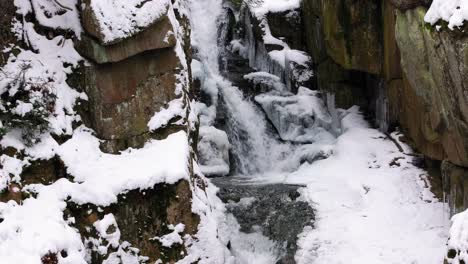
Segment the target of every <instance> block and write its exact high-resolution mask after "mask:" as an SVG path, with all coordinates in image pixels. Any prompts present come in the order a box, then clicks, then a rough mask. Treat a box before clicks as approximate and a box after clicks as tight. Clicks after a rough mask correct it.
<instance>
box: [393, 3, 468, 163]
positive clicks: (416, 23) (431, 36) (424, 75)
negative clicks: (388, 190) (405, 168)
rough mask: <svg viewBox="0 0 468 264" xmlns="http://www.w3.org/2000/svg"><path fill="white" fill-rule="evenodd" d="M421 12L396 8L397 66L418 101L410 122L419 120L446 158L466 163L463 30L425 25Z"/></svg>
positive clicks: (467, 70)
mask: <svg viewBox="0 0 468 264" xmlns="http://www.w3.org/2000/svg"><path fill="white" fill-rule="evenodd" d="M425 13H426V9H425V8H422V7H419V8H417V9H414V10H408V11H406V12H405V13H402V12H399V11H398V12H397V23H396V39H397V42H398V46H399V48H400V51H401V54H402V56H401V63H402V68H403V70H404V72H405V74H406V76H407V78H408V83H409V85H410V86H411V87H412V89H413V92H414V94H415V95H416V97H415V99H417V101H418V102H420V105H421V106H420V110H419V111H420V112H421V115H420V118H419V119H413V120H412V121H411V122H413V123H419V124H420V125H419V127H420V128H421V132H422V133H421V136H422V137H423V138H425V140H427V141H429V142H441V144H442V146H443V150H444V154H445V156H444V157H446V158H447V159H448V160H449V161H450V162H452V163H454V164H456V165H459V166H465V167H468V96H467V94H468V86H467V85H466V84H467V83H468V34H466V33H465V34H462V33H459V34H453V32H451V31H449V30H448V29H442V30H441V31H436V30H435V29H434V28H432V27H430V26H427V25H425V23H424V15H425ZM412 103H414V101H413V102H411V101H410V102H408V104H412ZM413 139H414V138H413ZM418 148H421V149H423V148H424V146H421V145H418ZM423 153H424V154H426V155H428V153H426V152H423ZM428 156H430V155H428ZM438 159H440V160H441V158H440V157H439V158H438Z"/></svg>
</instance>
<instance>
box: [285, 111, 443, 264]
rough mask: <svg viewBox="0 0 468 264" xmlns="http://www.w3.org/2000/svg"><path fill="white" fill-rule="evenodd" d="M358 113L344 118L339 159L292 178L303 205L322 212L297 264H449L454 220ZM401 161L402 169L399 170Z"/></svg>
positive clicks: (405, 159) (422, 177)
mask: <svg viewBox="0 0 468 264" xmlns="http://www.w3.org/2000/svg"><path fill="white" fill-rule="evenodd" d="M355 110H356V109H355V108H354V109H352V111H350V112H349V113H348V115H347V116H346V117H344V119H343V123H346V128H345V129H344V130H345V131H346V132H344V134H343V135H341V136H340V137H339V138H338V140H337V143H336V145H335V147H334V149H333V155H332V156H330V157H329V158H328V159H324V160H320V161H316V162H315V163H313V164H306V165H303V166H302V167H301V168H300V169H299V170H298V171H296V172H294V173H291V174H289V175H288V176H287V177H286V180H285V182H286V183H290V184H306V185H307V187H306V188H304V189H302V198H303V199H305V200H306V201H309V202H310V204H311V206H313V207H314V208H315V209H316V210H317V211H316V214H317V215H316V217H317V221H316V223H315V225H316V229H306V230H304V232H303V234H302V235H301V237H300V240H299V246H300V250H299V252H298V253H297V255H296V261H297V263H311V262H314V263H330V264H333V263H376V264H378V263H382V264H384V263H385V264H388V263H425V264H429V263H434V264H436V263H442V262H443V259H444V253H445V241H446V239H447V236H446V231H447V220H446V216H447V214H448V212H447V210H446V208H444V204H443V203H441V202H439V201H438V200H437V199H436V198H435V197H434V196H433V194H432V193H431V192H430V190H429V188H428V182H427V173H426V172H425V171H422V170H421V169H418V168H416V167H415V166H414V165H412V163H411V162H412V157H411V156H408V155H406V154H404V153H400V152H399V150H398V148H397V147H396V146H395V144H394V143H393V142H392V141H390V140H388V139H386V138H385V135H383V134H381V133H380V132H378V131H377V130H375V129H370V128H368V127H367V126H363V125H362V124H363V122H362V121H359V120H363V118H362V117H361V116H360V114H359V113H358V112H356V111H355ZM356 121H357V122H356ZM400 144H403V143H401V142H400ZM403 145H404V144H403ZM395 158H398V163H399V165H391V162H392V161H394V160H395Z"/></svg>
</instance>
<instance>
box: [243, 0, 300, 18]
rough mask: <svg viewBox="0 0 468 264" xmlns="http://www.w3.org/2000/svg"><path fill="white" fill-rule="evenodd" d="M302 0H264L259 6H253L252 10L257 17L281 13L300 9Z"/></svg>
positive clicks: (251, 6)
mask: <svg viewBox="0 0 468 264" xmlns="http://www.w3.org/2000/svg"><path fill="white" fill-rule="evenodd" d="M300 4H301V0H263V1H262V2H260V3H259V4H251V5H250V8H251V9H252V10H253V11H254V13H255V14H256V15H257V17H260V16H264V15H265V14H267V13H280V12H285V11H288V10H293V9H297V8H299V7H300Z"/></svg>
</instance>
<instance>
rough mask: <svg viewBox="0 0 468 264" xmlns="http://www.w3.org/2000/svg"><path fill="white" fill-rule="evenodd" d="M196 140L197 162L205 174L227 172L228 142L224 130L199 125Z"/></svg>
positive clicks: (225, 173) (224, 173) (220, 174)
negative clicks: (197, 138)
mask: <svg viewBox="0 0 468 264" xmlns="http://www.w3.org/2000/svg"><path fill="white" fill-rule="evenodd" d="M199 134H200V135H199V141H198V157H199V160H198V163H199V165H200V169H201V171H202V172H203V174H204V175H206V176H226V175H228V174H229V166H230V165H229V149H230V147H231V144H230V143H229V139H228V136H227V135H226V132H224V131H222V130H219V129H216V128H215V127H213V126H208V127H206V126H203V127H200V132H199Z"/></svg>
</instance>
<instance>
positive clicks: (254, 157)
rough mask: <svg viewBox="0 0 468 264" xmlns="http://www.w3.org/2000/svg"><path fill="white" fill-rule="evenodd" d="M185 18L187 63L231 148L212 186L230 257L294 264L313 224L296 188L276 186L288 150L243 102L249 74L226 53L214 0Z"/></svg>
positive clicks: (242, 263) (227, 25)
mask: <svg viewBox="0 0 468 264" xmlns="http://www.w3.org/2000/svg"><path fill="white" fill-rule="evenodd" d="M191 16H192V34H193V37H192V38H193V39H192V44H193V46H194V49H195V50H196V53H195V55H194V57H195V58H196V59H197V60H199V61H200V62H201V64H202V65H203V76H202V79H203V83H202V90H203V92H204V93H205V94H208V95H209V97H210V99H209V101H210V103H211V104H212V105H214V106H216V109H217V110H216V111H217V122H216V127H217V128H219V129H222V130H224V131H225V132H226V133H227V135H228V138H229V141H230V143H231V150H230V153H231V160H232V162H231V167H232V169H231V171H232V173H231V174H232V175H231V176H229V177H223V178H217V179H214V180H213V182H214V183H215V184H216V185H217V186H218V187H219V188H220V192H219V194H218V195H219V197H220V198H221V199H222V200H223V201H224V202H225V203H226V204H227V210H228V216H227V219H228V222H230V224H228V226H230V227H231V228H232V229H237V230H231V231H229V230H227V231H225V232H226V233H234V234H236V235H235V236H234V237H232V238H231V240H230V242H229V247H230V249H231V252H232V254H233V255H234V256H235V257H236V261H237V263H239V264H247V263H256V264H261V263H265V264H266V263H294V254H295V251H296V240H297V235H298V234H299V233H301V232H302V230H303V229H304V227H305V226H306V225H312V220H313V217H314V215H313V211H312V209H311V207H310V206H309V205H308V204H307V203H306V202H303V201H300V199H298V198H299V196H300V195H299V190H300V188H301V186H298V185H285V184H281V183H278V182H280V181H281V180H280V179H281V177H282V171H285V170H288V169H291V168H288V166H287V165H288V164H290V163H291V162H288V161H287V158H288V155H289V156H290V155H291V153H292V152H293V151H294V148H295V146H293V145H292V144H290V143H285V142H282V141H281V140H279V137H278V135H277V133H276V131H275V130H274V129H273V128H272V125H271V124H270V123H269V122H268V120H267V118H266V117H265V114H264V112H263V111H262V110H261V109H260V107H259V106H258V105H256V104H255V103H254V101H253V98H252V96H249V95H248V93H249V91H251V90H252V89H253V87H252V85H251V84H249V83H248V82H245V80H244V78H243V75H245V74H247V73H250V72H251V71H253V69H252V68H250V65H249V61H248V60H246V59H245V58H242V57H241V56H239V55H236V54H234V53H232V52H229V51H228V50H227V49H226V47H227V44H228V43H229V41H230V40H229V37H230V34H231V32H230V31H231V30H232V28H231V27H232V19H233V15H232V14H231V13H230V11H229V9H227V8H223V5H222V2H221V0H196V1H193V2H192V4H191ZM234 175H235V176H234ZM286 211H287V213H285V212H286ZM237 231H239V232H237Z"/></svg>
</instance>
